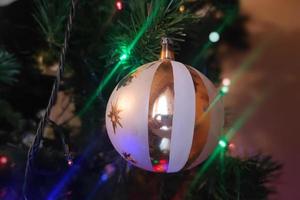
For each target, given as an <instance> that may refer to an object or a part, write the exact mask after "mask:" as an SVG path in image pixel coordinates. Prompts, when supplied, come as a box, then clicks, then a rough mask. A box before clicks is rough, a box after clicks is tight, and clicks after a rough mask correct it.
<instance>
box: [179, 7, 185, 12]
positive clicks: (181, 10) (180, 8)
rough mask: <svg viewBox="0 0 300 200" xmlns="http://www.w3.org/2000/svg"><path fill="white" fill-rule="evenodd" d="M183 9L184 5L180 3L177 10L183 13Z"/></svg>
mask: <svg viewBox="0 0 300 200" xmlns="http://www.w3.org/2000/svg"><path fill="white" fill-rule="evenodd" d="M184 11H185V6H184V5H181V6H180V7H179V12H181V13H183V12H184Z"/></svg>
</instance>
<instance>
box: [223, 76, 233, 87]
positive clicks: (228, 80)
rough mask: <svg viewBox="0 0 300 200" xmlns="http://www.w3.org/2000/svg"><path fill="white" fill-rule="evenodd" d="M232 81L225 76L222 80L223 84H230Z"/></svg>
mask: <svg viewBox="0 0 300 200" xmlns="http://www.w3.org/2000/svg"><path fill="white" fill-rule="evenodd" d="M230 83H231V81H230V79H229V78H224V79H223V81H222V84H223V85H224V86H229V85H230Z"/></svg>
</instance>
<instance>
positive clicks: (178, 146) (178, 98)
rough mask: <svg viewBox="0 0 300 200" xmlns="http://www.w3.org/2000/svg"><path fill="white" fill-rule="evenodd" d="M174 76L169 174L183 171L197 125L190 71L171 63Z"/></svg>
mask: <svg viewBox="0 0 300 200" xmlns="http://www.w3.org/2000/svg"><path fill="white" fill-rule="evenodd" d="M171 63H172V67H173V75H174V93H175V94H174V115H173V126H172V134H171V145H170V156H169V167H168V172H177V171H179V170H181V169H182V168H183V167H184V166H185V164H186V162H187V160H188V158H189V154H190V150H191V147H192V142H193V135H194V125H195V89H194V83H193V80H192V77H191V74H190V72H189V71H188V69H187V68H186V67H185V66H184V65H183V64H181V63H179V62H176V61H171Z"/></svg>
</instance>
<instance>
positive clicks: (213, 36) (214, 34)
mask: <svg viewBox="0 0 300 200" xmlns="http://www.w3.org/2000/svg"><path fill="white" fill-rule="evenodd" d="M208 38H209V41H211V42H213V43H215V42H218V41H219V40H220V35H219V33H218V32H215V31H214V32H211V33H210V34H209V36H208Z"/></svg>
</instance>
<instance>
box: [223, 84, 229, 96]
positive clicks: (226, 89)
mask: <svg viewBox="0 0 300 200" xmlns="http://www.w3.org/2000/svg"><path fill="white" fill-rule="evenodd" d="M228 92H229V87H228V86H223V87H222V88H221V94H222V95H225V94H227V93H228Z"/></svg>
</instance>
